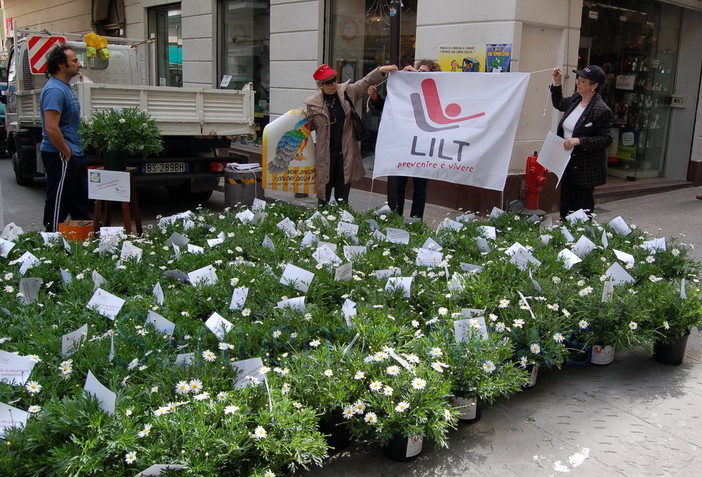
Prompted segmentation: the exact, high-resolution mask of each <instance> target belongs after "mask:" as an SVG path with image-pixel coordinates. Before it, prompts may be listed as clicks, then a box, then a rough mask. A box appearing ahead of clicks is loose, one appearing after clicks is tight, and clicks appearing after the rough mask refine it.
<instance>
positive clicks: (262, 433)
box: [251, 426, 268, 439]
mask: <svg viewBox="0 0 702 477" xmlns="http://www.w3.org/2000/svg"><path fill="white" fill-rule="evenodd" d="M267 436H268V432H266V429H265V428H264V427H263V426H258V427H257V428H256V429H254V431H253V434H252V435H251V437H253V438H254V439H265V438H266V437H267Z"/></svg>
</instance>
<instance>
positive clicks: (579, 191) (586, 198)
mask: <svg viewBox="0 0 702 477" xmlns="http://www.w3.org/2000/svg"><path fill="white" fill-rule="evenodd" d="M594 192H595V188H594V187H582V186H580V185H578V181H577V180H576V179H575V174H574V172H573V169H572V168H571V167H566V170H565V171H564V172H563V177H562V178H561V220H562V221H565V218H566V216H567V215H568V214H570V213H571V212H575V211H576V210H579V209H583V210H584V211H585V212H586V213H587V215H588V216H590V215H592V212H593V211H594V210H595V196H594Z"/></svg>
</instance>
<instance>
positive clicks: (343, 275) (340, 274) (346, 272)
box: [334, 262, 353, 282]
mask: <svg viewBox="0 0 702 477" xmlns="http://www.w3.org/2000/svg"><path fill="white" fill-rule="evenodd" d="M352 276H353V265H352V264H351V262H349V263H344V264H342V265H339V266H338V267H337V268H336V270H335V271H334V281H337V282H347V281H349V280H351V278H352Z"/></svg>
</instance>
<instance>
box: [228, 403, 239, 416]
mask: <svg viewBox="0 0 702 477" xmlns="http://www.w3.org/2000/svg"><path fill="white" fill-rule="evenodd" d="M238 410H239V406H234V405H231V406H227V407H225V408H224V414H225V415H227V414H235V413H236V412H237V411H238Z"/></svg>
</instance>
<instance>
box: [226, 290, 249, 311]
mask: <svg viewBox="0 0 702 477" xmlns="http://www.w3.org/2000/svg"><path fill="white" fill-rule="evenodd" d="M248 296H249V289H248V287H237V288H235V289H234V291H233V292H232V299H231V301H230V302H229V309H230V310H241V309H242V308H243V307H244V304H245V303H246V298H247V297H248Z"/></svg>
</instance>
